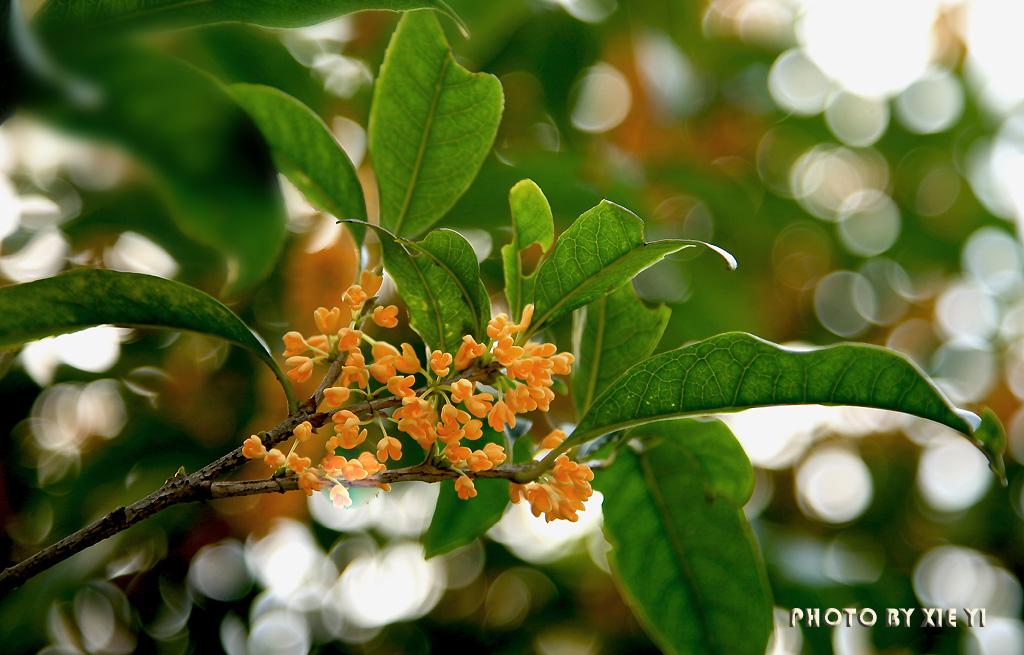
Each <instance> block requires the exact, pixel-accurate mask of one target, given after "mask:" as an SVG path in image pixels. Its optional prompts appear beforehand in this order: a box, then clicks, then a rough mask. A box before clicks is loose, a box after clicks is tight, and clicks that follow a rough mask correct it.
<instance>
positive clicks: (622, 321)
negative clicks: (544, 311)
mask: <svg viewBox="0 0 1024 655" xmlns="http://www.w3.org/2000/svg"><path fill="white" fill-rule="evenodd" d="M671 314H672V310H670V309H669V308H668V307H666V306H665V305H658V306H657V307H648V306H647V305H646V304H645V303H644V302H643V301H642V300H640V299H639V298H637V295H636V292H635V291H634V290H633V284H632V283H631V282H629V283H626V284H624V285H622V287H620V288H619V289H617V290H616V291H613V292H612V293H610V294H608V295H607V296H605V297H604V298H599V299H597V300H595V301H594V302H592V303H590V304H589V305H587V306H586V313H585V314H584V313H577V314H576V315H575V318H576V319H577V320H578V323H579V324H578V325H577V328H578V333H579V344H578V347H577V348H576V352H577V353H578V356H577V357H576V366H575V367H574V370H573V372H572V373H573V376H572V395H573V401H574V402H575V404H576V412H577V413H578V414H579V415H580V416H582V415H583V413H584V412H585V411H586V410H587V408H588V407H590V404H591V403H592V402H593V401H594V399H595V398H597V397H598V396H599V395H600V394H601V392H602V391H604V389H605V388H606V387H607V386H608V385H609V384H611V383H612V382H614V381H615V379H616V378H618V377H619V376H620V375H621V374H622V373H623V372H624V371H625V370H626V369H628V368H629V367H630V366H632V365H633V364H635V363H637V362H639V361H642V360H644V359H646V358H647V357H649V356H650V355H651V353H653V352H654V349H655V348H656V347H657V346H658V342H659V341H661V336H662V335H663V334H664V333H665V328H666V327H667V326H668V320H669V318H670V316H671ZM579 328H581V329H579Z"/></svg>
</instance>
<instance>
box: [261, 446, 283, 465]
mask: <svg viewBox="0 0 1024 655" xmlns="http://www.w3.org/2000/svg"><path fill="white" fill-rule="evenodd" d="M263 461H264V462H266V463H267V466H269V467H270V468H272V469H277V468H281V467H282V466H284V463H285V457H284V453H282V452H281V451H280V450H278V449H277V448H271V449H270V450H268V451H267V456H266V457H264V458H263Z"/></svg>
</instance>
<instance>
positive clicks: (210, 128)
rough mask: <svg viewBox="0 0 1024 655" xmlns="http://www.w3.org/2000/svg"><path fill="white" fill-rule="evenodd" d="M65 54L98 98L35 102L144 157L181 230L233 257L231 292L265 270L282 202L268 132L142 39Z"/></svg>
mask: <svg viewBox="0 0 1024 655" xmlns="http://www.w3.org/2000/svg"><path fill="white" fill-rule="evenodd" d="M64 63H65V64H66V65H73V66H74V68H75V70H76V72H77V73H78V74H79V75H82V76H83V77H84V78H85V79H87V80H88V82H89V83H90V84H92V85H93V86H94V87H95V92H96V98H97V103H96V105H95V106H76V105H75V104H73V103H70V102H67V101H66V100H65V99H64V98H57V99H53V101H52V102H50V103H40V105H39V107H38V108H39V109H41V110H42V111H43V112H44V113H45V114H46V116H47V117H49V118H50V119H51V120H53V121H55V122H57V123H59V124H61V125H63V126H64V127H66V128H69V129H71V130H72V131H75V132H79V133H83V134H86V135H89V136H94V137H99V138H100V139H103V140H107V141H113V142H115V143H118V144H119V145H122V146H123V147H125V148H126V149H127V150H129V151H130V152H131V153H132V154H134V155H135V156H137V157H138V158H139V159H140V160H141V161H142V162H143V163H145V164H146V165H147V166H148V168H149V169H150V170H151V171H152V172H153V173H155V177H156V180H157V182H158V184H159V186H160V188H161V189H162V190H163V191H164V192H165V193H166V194H167V196H168V197H169V201H170V205H171V208H172V210H173V213H174V216H175V220H176V221H177V222H178V224H179V225H180V226H181V229H182V231H183V232H184V233H185V234H187V235H188V236H189V237H191V238H193V239H195V240H196V241H198V242H200V243H202V244H203V245H207V246H210V247H211V248H214V249H216V250H217V251H218V252H220V253H222V254H223V255H224V256H225V258H226V259H227V262H228V291H229V292H237V291H241V290H245V289H248V288H251V287H252V286H253V285H255V284H256V283H258V282H259V281H261V280H262V279H263V278H265V277H266V276H267V275H268V274H269V273H270V271H272V270H273V269H274V266H275V264H276V261H277V256H278V254H279V253H280V251H281V248H282V246H283V244H284V238H285V217H284V207H283V203H282V201H281V197H280V192H279V188H278V184H277V177H276V173H275V170H274V166H273V162H272V161H271V157H270V153H269V151H268V150H267V148H266V145H265V143H264V141H263V137H262V136H261V135H260V133H259V131H258V130H257V129H256V127H255V126H254V125H253V124H252V122H251V121H250V120H249V118H248V116H246V114H245V112H243V111H242V110H241V108H240V107H239V106H238V105H237V104H236V103H235V101H234V100H233V99H232V97H231V96H230V95H229V94H228V93H227V91H226V90H225V89H224V88H223V87H222V86H221V85H220V84H218V83H217V82H215V81H213V80H212V79H210V78H209V77H207V76H206V75H204V74H202V73H201V72H199V71H197V70H196V69H194V68H192V67H191V66H188V65H186V64H184V63H182V62H180V61H177V60H175V59H172V58H170V57H168V56H166V55H163V54H161V53H159V52H156V51H153V50H150V49H146V48H142V47H120V46H116V47H98V48H90V49H86V50H83V51H81V52H78V53H76V55H75V57H74V59H73V61H67V62H64ZM139 220H145V217H144V216H140V217H139Z"/></svg>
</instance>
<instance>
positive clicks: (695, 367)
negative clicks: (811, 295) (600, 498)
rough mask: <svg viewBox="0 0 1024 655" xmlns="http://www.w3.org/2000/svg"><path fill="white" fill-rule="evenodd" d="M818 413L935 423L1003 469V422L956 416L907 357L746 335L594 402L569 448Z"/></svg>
mask: <svg viewBox="0 0 1024 655" xmlns="http://www.w3.org/2000/svg"><path fill="white" fill-rule="evenodd" d="M808 404H814V405H856V406H860V407H875V408H879V409H889V410H894V411H898V412H903V413H904V414H911V415H913V416H919V417H921V418H926V419H930V420H932V421H935V422H937V423H941V424H943V425H946V426H948V427H951V428H953V429H954V430H957V431H959V432H961V433H963V434H964V435H966V436H967V437H968V438H970V439H971V440H972V441H973V442H974V443H975V444H976V445H978V446H979V447H981V443H980V442H979V441H978V439H979V438H981V439H983V440H984V443H985V444H986V446H985V447H984V448H982V451H983V452H985V455H986V456H987V457H988V458H989V461H990V462H991V463H992V466H993V468H994V469H995V470H999V469H1000V468H1001V466H1002V452H1001V450H999V448H1000V444H999V443H998V442H999V439H998V438H997V437H995V436H993V435H996V434H997V428H998V425H999V423H998V420H997V419H996V418H995V415H994V414H991V413H986V419H985V420H984V421H983V420H982V419H981V418H979V417H978V416H976V415H975V414H972V413H971V412H968V411H966V410H962V409H958V408H957V407H954V406H953V405H952V404H951V403H950V402H949V400H947V399H946V398H945V396H943V395H942V393H941V392H940V391H939V389H938V388H937V387H936V386H935V385H934V384H933V383H932V382H931V380H929V379H928V376H926V375H925V374H924V373H923V372H921V370H919V369H918V368H917V367H916V366H915V365H914V364H912V363H911V362H910V361H909V360H908V359H906V358H905V357H904V356H903V355H901V354H899V353H897V352H894V351H891V350H887V349H885V348H879V347H877V346H869V345H860V344H839V345H835V346H828V347H826V348H818V349H814V350H792V349H790V348H785V347H782V346H778V345H776V344H773V343H769V342H767V341H764V340H763V339H759V338H757V337H755V336H752V335H749V334H745V333H741V332H730V333H726V334H720V335H717V336H714V337H711V338H710V339H705V340H704V341H699V342H697V343H694V344H691V345H688V346H684V347H682V348H678V349H676V350H671V351H669V352H665V353H661V354H660V355H655V356H654V357H651V358H649V359H647V360H644V361H642V362H640V363H638V364H636V365H634V366H633V367H631V368H630V369H629V370H628V371H626V372H625V373H624V374H623V375H622V376H621V377H619V379H617V380H616V381H615V382H614V383H612V384H611V385H609V386H608V387H607V388H606V389H605V391H604V393H602V394H601V395H600V397H598V398H597V400H595V401H594V404H593V405H591V407H590V409H589V410H588V411H587V413H586V414H585V415H584V417H583V418H582V419H581V420H580V422H579V424H578V425H577V426H576V430H575V431H573V433H572V435H571V436H570V437H569V439H568V440H567V441H566V443H567V444H570V445H571V444H578V443H583V442H586V441H589V440H590V439H593V438H594V437H598V436H600V435H602V434H606V433H608V432H612V431H614V430H622V429H625V428H629V427H632V426H636V425H642V424H644V423H651V422H653V421H661V420H664V419H670V418H677V417H680V416H687V415H690V416H693V415H701V414H716V413H722V412H735V411H740V410H744V409H748V408H751V407H766V406H771V405H808ZM999 429H1001V428H999ZM978 435H981V436H980V437H979V436H978Z"/></svg>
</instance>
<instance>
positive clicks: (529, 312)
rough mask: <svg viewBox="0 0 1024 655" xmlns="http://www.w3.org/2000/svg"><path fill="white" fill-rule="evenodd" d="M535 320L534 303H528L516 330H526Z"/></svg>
mask: <svg viewBox="0 0 1024 655" xmlns="http://www.w3.org/2000/svg"><path fill="white" fill-rule="evenodd" d="M532 320H533V303H529V304H527V305H526V306H525V307H523V314H522V316H520V318H519V324H518V325H516V332H525V331H526V330H528V329H529V328H530V322H531V321H532Z"/></svg>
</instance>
